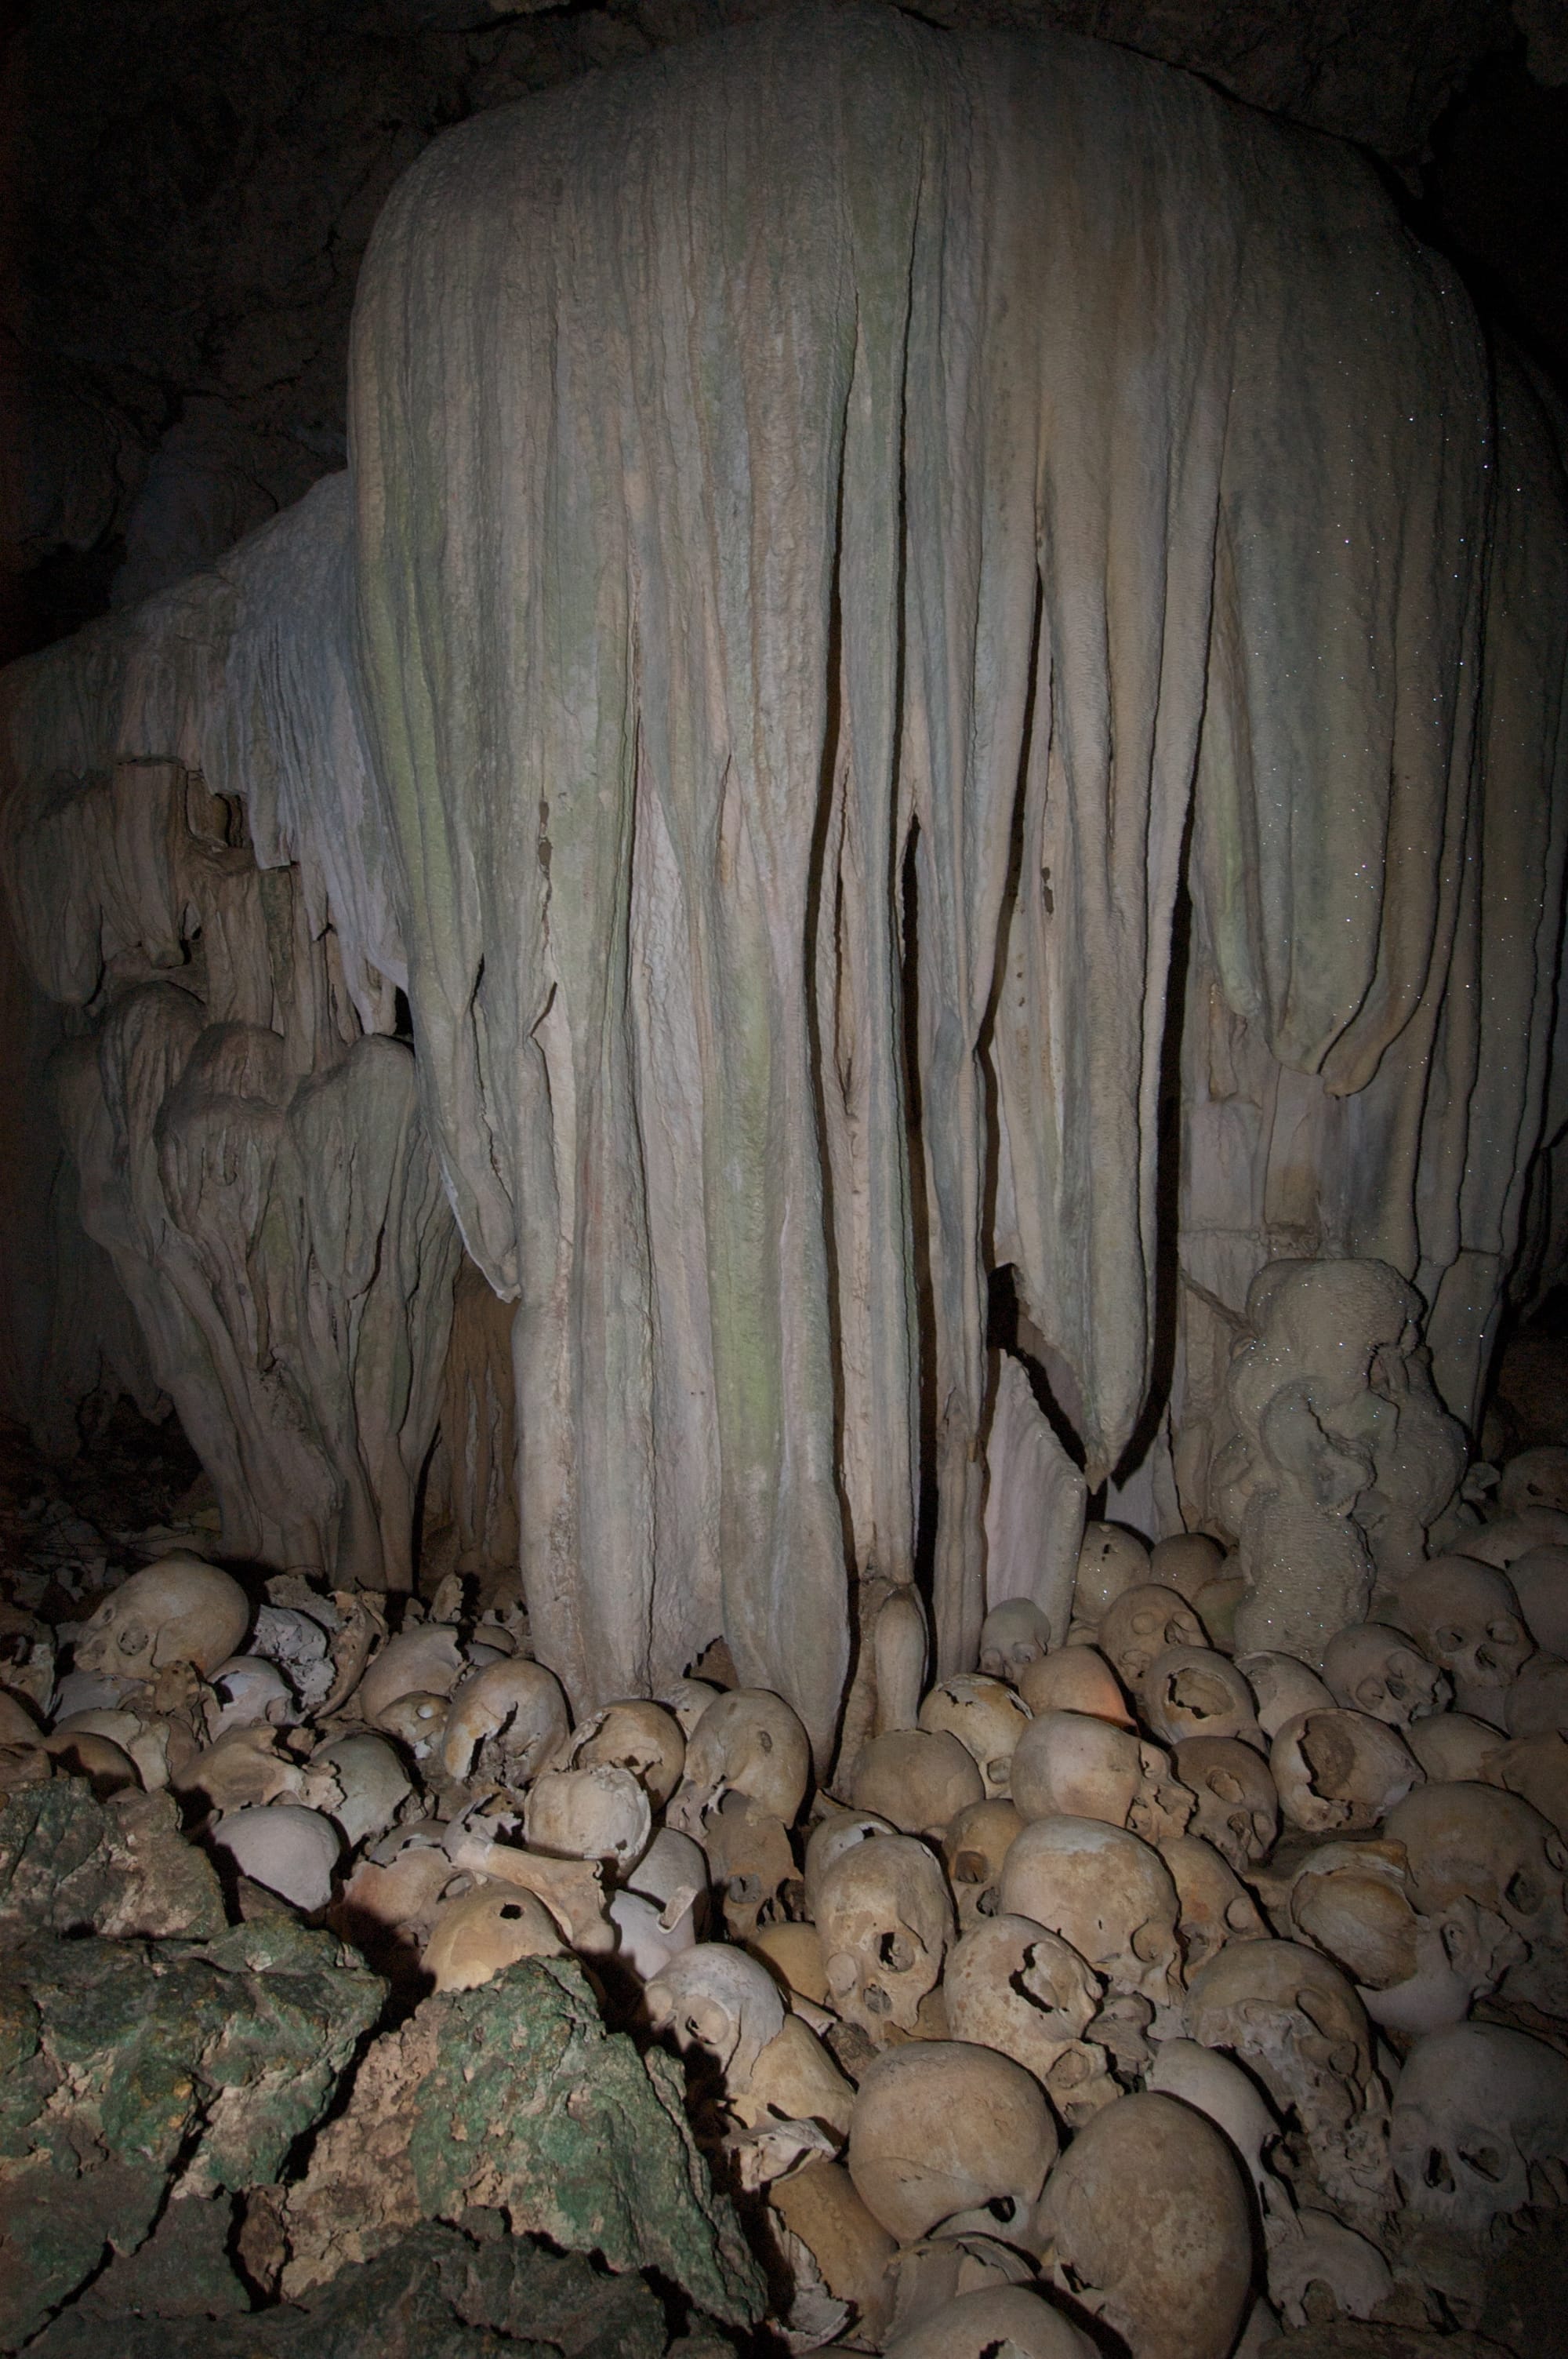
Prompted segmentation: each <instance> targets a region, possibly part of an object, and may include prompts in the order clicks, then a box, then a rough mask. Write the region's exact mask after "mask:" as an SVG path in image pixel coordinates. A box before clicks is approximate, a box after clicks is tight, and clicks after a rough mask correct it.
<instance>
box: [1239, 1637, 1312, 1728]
mask: <svg viewBox="0 0 1568 2359" xmlns="http://www.w3.org/2000/svg"><path fill="white" fill-rule="evenodd" d="M1236 1668H1237V1669H1238V1671H1239V1672H1240V1673H1241V1676H1242V1678H1243V1679H1244V1680H1246V1682H1247V1684H1248V1686H1249V1688H1250V1689H1251V1690H1252V1692H1253V1694H1254V1696H1256V1698H1257V1700H1258V1725H1259V1727H1260V1729H1261V1730H1262V1732H1263V1734H1264V1735H1265V1736H1267V1737H1270V1738H1273V1737H1275V1736H1277V1735H1278V1734H1279V1733H1280V1731H1281V1728H1282V1727H1283V1726H1284V1724H1285V1723H1286V1721H1287V1720H1294V1718H1295V1717H1296V1714H1297V1713H1298V1712H1316V1711H1318V1710H1320V1709H1325V1708H1326V1707H1327V1706H1328V1705H1329V1704H1331V1703H1332V1702H1333V1701H1334V1698H1333V1696H1332V1695H1330V1693H1329V1691H1328V1690H1327V1688H1325V1685H1324V1683H1323V1681H1322V1680H1320V1679H1319V1678H1318V1675H1317V1673H1316V1672H1315V1671H1314V1670H1313V1669H1311V1667H1310V1666H1309V1665H1308V1664H1306V1663H1303V1662H1301V1661H1298V1659H1297V1658H1296V1657H1295V1656H1294V1655H1281V1654H1276V1653H1273V1652H1271V1650H1270V1649H1269V1648H1267V1647H1265V1648H1264V1649H1263V1650H1262V1651H1261V1652H1260V1653H1258V1654H1255V1655H1238V1656H1237V1658H1236Z"/></svg>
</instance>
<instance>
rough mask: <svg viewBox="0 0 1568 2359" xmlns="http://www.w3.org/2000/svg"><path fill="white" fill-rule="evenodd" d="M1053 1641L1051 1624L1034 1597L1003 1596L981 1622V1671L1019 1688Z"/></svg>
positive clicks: (988, 1677)
mask: <svg viewBox="0 0 1568 2359" xmlns="http://www.w3.org/2000/svg"><path fill="white" fill-rule="evenodd" d="M1050 1644H1051V1625H1050V1623H1049V1622H1048V1621H1047V1620H1046V1619H1045V1616H1044V1614H1043V1613H1042V1612H1041V1610H1040V1608H1039V1606H1038V1605H1036V1604H1035V1603H1034V1600H1033V1598H1032V1597H1008V1598H1004V1599H1003V1601H1002V1603H1000V1605H993V1606H992V1607H991V1610H990V1612H989V1614H987V1615H986V1618H985V1620H984V1621H983V1622H982V1623H981V1625H980V1670H981V1672H982V1674H983V1676H984V1677H985V1678H987V1679H988V1680H1011V1682H1012V1684H1013V1686H1014V1687H1016V1686H1017V1685H1018V1682H1019V1680H1020V1679H1021V1678H1022V1675H1023V1673H1024V1672H1025V1671H1026V1670H1027V1669H1029V1666H1030V1664H1031V1663H1037V1662H1038V1661H1039V1660H1040V1658H1041V1657H1042V1656H1043V1655H1044V1653H1045V1652H1046V1650H1047V1648H1048V1647H1049V1646H1050Z"/></svg>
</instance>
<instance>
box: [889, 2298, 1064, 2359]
mask: <svg viewBox="0 0 1568 2359" xmlns="http://www.w3.org/2000/svg"><path fill="white" fill-rule="evenodd" d="M885 2347H886V2353H887V2359H993V2354H1004V2353H1005V2354H1007V2359H1012V2354H1017V2359H1095V2346H1094V2344H1093V2343H1091V2342H1090V2341H1089V2339H1088V2337H1087V2334H1084V2333H1081V2332H1079V2330H1078V2329H1077V2327H1076V2326H1075V2325H1074V2324H1073V2323H1072V2321H1071V2320H1069V2319H1066V2318H1065V2317H1064V2316H1063V2315H1062V2312H1061V2311H1060V2310H1053V2309H1052V2307H1051V2305H1050V2303H1049V2302H1047V2301H1043V2300H1042V2299H1040V2297H1039V2295H1038V2294H1034V2293H1031V2292H1030V2291H1029V2289H1028V2288H1027V2287H1025V2286H1021V2285H1012V2286H984V2287H980V2288H977V2289H976V2290H975V2291H974V2292H973V2293H960V2294H956V2295H955V2296H954V2297H953V2299H952V2300H951V2301H946V2302H944V2303H943V2304H942V2306H941V2308H940V2309H939V2310H933V2311H932V2312H931V2313H930V2315H929V2316H928V2317H927V2318H925V2319H924V2320H923V2321H921V2323H920V2324H919V2325H918V2326H913V2327H911V2328H910V2330H909V2332H907V2333H906V2334H901V2335H900V2336H899V2338H898V2340H897V2342H896V2343H888V2344H887V2345H886V2346H885Z"/></svg>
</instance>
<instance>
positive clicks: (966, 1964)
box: [942, 1917, 1102, 2087]
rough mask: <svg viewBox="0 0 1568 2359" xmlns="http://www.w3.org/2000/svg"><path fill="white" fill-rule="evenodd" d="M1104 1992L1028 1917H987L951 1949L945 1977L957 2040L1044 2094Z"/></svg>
mask: <svg viewBox="0 0 1568 2359" xmlns="http://www.w3.org/2000/svg"><path fill="white" fill-rule="evenodd" d="M1101 1989H1102V1985H1101V1983H1100V1979H1099V1976H1098V1974H1096V1973H1092V1972H1091V1971H1090V1969H1089V1968H1088V1967H1087V1965H1086V1964H1085V1963H1084V1962H1083V1960H1082V1958H1080V1957H1079V1955H1078V1953H1077V1951H1076V1950H1074V1949H1072V1948H1070V1947H1069V1945H1068V1944H1067V1943H1066V1942H1065V1941H1064V1940H1062V1938H1061V1936H1060V1934H1057V1933H1051V1932H1048V1931H1047V1930H1046V1929H1045V1928H1044V1926H1043V1925H1036V1924H1034V1923H1033V1922H1032V1921H1031V1920H1030V1919H1028V1918H1027V1917H988V1918H985V1919H982V1920H981V1921H980V1923H979V1925H978V1926H977V1927H976V1929H975V1930H974V1931H973V1932H972V1933H966V1934H965V1935H964V1936H963V1938H962V1939H961V1940H959V1941H958V1942H957V1944H956V1945H955V1947H954V1949H953V1951H952V1952H951V1954H950V1955H949V1957H948V1960H947V1964H946V1972H945V1973H944V1974H943V1977H942V1992H943V1996H944V1998H945V2000H946V2007H947V2022H948V2026H949V2028H950V2029H951V2031H952V2034H953V2037H954V2038H955V2039H962V2040H968V2041H969V2042H970V2043H971V2044H972V2045H974V2046H976V2047H980V2048H994V2049H996V2051H997V2053H998V2054H999V2055H1000V2056H1011V2059H1012V2060H1013V2062H1014V2063H1015V2064H1022V2066H1023V2068H1024V2071H1026V2072H1033V2075H1034V2077H1035V2079H1036V2080H1037V2081H1038V2082H1040V2083H1041V2085H1042V2086H1043V2087H1048V2086H1049V2084H1050V2076H1051V2071H1052V2068H1053V2067H1054V2065H1055V2064H1056V2062H1057V2061H1058V2060H1059V2059H1060V2058H1061V2056H1062V2055H1063V2053H1064V2052H1065V2050H1066V2049H1070V2048H1073V2047H1075V2046H1076V2044H1077V2043H1078V2042H1079V2041H1081V2040H1082V2038H1083V2037H1084V2034H1085V2032H1086V2031H1087V2028H1088V2026H1089V2024H1090V2022H1091V2021H1092V2020H1093V2018H1094V2017H1095V2016H1096V2015H1097V2014H1098V2010H1099V2004H1100V1997H1101Z"/></svg>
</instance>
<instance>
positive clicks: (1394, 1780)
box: [1269, 1706, 1423, 1835]
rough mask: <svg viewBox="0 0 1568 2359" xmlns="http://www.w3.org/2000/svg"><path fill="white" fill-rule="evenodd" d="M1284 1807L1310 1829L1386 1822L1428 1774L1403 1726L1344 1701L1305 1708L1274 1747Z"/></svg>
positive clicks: (1272, 1759)
mask: <svg viewBox="0 0 1568 2359" xmlns="http://www.w3.org/2000/svg"><path fill="white" fill-rule="evenodd" d="M1269 1770H1270V1774H1271V1777H1272V1778H1273V1780H1274V1786H1275V1789H1276V1791H1277V1792H1278V1794H1279V1797H1280V1809H1281V1812H1282V1813H1283V1815H1284V1816H1285V1817H1286V1818H1287V1819H1288V1820H1289V1821H1290V1822H1291V1824H1292V1826H1293V1827H1299V1828H1300V1829H1301V1831H1302V1832H1303V1834H1309V1835H1321V1834H1336V1833H1344V1834H1357V1833H1363V1832H1368V1830H1370V1829H1371V1828H1373V1827H1376V1826H1380V1825H1381V1823H1382V1821H1384V1820H1385V1819H1386V1818H1387V1817H1388V1815H1389V1812H1390V1810H1392V1809H1393V1807H1394V1805H1395V1804H1396V1803H1397V1802H1400V1801H1402V1800H1403V1799H1404V1798H1405V1796H1406V1795H1407V1794H1408V1793H1409V1792H1410V1790H1411V1788H1412V1787H1413V1786H1419V1785H1421V1784H1422V1782H1423V1776H1422V1767H1421V1764H1420V1762H1419V1761H1418V1760H1417V1759H1416V1757H1415V1756H1414V1754H1413V1753H1411V1749H1410V1747H1409V1746H1408V1745H1406V1743H1405V1741H1404V1739H1403V1737H1402V1736H1400V1733H1399V1731H1398V1730H1397V1729H1394V1728H1390V1727H1388V1726H1387V1725H1386V1724H1385V1723H1384V1722H1382V1721H1380V1720H1374V1719H1372V1717H1371V1716H1370V1714H1369V1713H1368V1712H1346V1711H1345V1710H1344V1709H1343V1707H1340V1706H1335V1707H1331V1709H1330V1710H1329V1711H1327V1712H1299V1713H1298V1714H1297V1716H1296V1718H1295V1719H1294V1720H1287V1721H1286V1723H1284V1726H1283V1727H1282V1728H1281V1730H1280V1732H1279V1734H1278V1735H1277V1736H1276V1737H1275V1738H1274V1740H1273V1743H1272V1744H1271V1746H1270V1748H1269Z"/></svg>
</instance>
